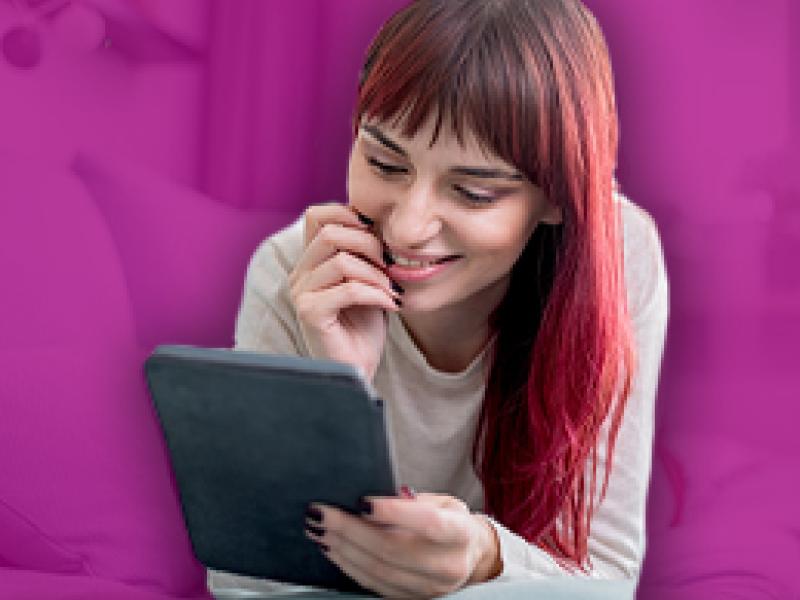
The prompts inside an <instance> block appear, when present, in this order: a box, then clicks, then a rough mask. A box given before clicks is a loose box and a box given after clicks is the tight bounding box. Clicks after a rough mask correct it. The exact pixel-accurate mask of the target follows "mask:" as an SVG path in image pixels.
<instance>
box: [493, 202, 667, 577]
mask: <svg viewBox="0 0 800 600" xmlns="http://www.w3.org/2000/svg"><path fill="white" fill-rule="evenodd" d="M626 210H631V211H635V212H636V214H635V215H633V218H632V219H631V223H630V225H628V224H626V229H630V231H626V236H625V240H626V249H625V255H626V257H625V275H626V285H627V286H628V299H629V306H630V307H631V315H632V324H633V330H634V337H635V345H636V353H637V369H638V370H637V371H636V373H635V375H634V378H633V382H632V389H631V395H630V397H629V398H628V404H627V406H626V409H625V413H624V416H623V419H622V423H621V424H620V428H619V432H618V437H617V441H616V446H615V450H614V457H613V464H612V469H611V474H610V476H609V481H608V488H607V492H606V496H605V497H604V498H603V500H602V502H601V503H600V504H599V505H598V506H597V508H596V510H595V512H594V515H593V517H592V522H591V526H590V533H589V540H588V550H589V558H590V562H591V568H590V570H589V572H588V573H587V574H584V573H581V572H577V576H581V577H589V578H595V579H631V580H634V581H638V578H639V573H640V570H641V565H642V561H643V558H644V550H645V505H646V500H647V490H648V487H649V482H650V473H651V463H652V446H653V434H654V417H655V398H656V389H657V384H658V377H659V372H660V369H661V359H662V355H663V350H664V340H665V336H666V325H667V319H668V312H669V284H668V280H667V274H666V269H665V265H664V256H663V251H662V248H661V243H660V240H659V237H658V233H657V230H656V227H655V225H654V223H653V222H652V220H651V219H650V217H649V215H647V213H645V212H644V211H643V210H641V209H640V208H638V207H636V206H632V207H628V208H627V209H626ZM608 425H609V423H608V422H606V423H605V425H604V429H603V430H602V431H601V443H600V447H599V448H598V450H599V452H598V480H599V481H600V483H602V474H603V473H604V472H605V468H606V464H607V456H606V448H605V435H606V433H607V431H608ZM488 518H489V521H490V523H492V525H493V526H494V527H495V530H496V531H497V535H498V538H499V541H500V554H501V558H502V562H503V570H502V572H501V574H500V576H499V577H498V580H517V579H519V578H541V577H549V576H563V575H566V574H567V572H566V571H565V570H564V569H562V568H561V567H560V566H559V565H558V563H557V562H556V561H555V560H554V559H553V558H552V557H551V556H550V555H549V554H548V553H547V552H545V551H544V550H542V549H541V548H539V547H537V546H535V545H532V544H529V543H528V542H527V541H526V540H525V539H524V538H522V537H521V536H519V535H517V534H515V533H514V532H512V531H510V530H509V529H508V528H506V527H505V526H503V525H502V524H500V523H498V522H497V521H496V520H495V519H493V518H491V517H488Z"/></svg>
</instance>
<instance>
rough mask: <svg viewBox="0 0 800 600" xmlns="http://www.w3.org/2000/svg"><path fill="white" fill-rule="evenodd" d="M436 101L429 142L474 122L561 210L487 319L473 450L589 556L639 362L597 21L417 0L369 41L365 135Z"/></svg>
mask: <svg viewBox="0 0 800 600" xmlns="http://www.w3.org/2000/svg"><path fill="white" fill-rule="evenodd" d="M434 112H435V114H436V126H435V131H434V134H433V139H432V140H431V144H433V143H435V141H436V139H437V137H438V134H439V130H440V127H441V125H442V122H443V121H444V120H445V119H448V125H449V126H450V127H451V128H452V130H453V131H454V132H455V134H456V135H457V138H458V139H459V140H463V132H464V129H465V128H468V129H469V130H470V131H471V132H473V133H474V134H475V136H476V137H477V139H478V140H479V142H480V143H481V145H482V146H483V147H484V149H486V150H488V151H489V152H491V153H492V154H494V155H496V156H498V157H500V158H502V159H504V160H505V161H507V162H508V163H510V164H512V165H514V166H515V167H517V168H518V169H519V170H520V171H521V172H523V173H525V175H526V176H527V177H528V179H529V180H530V181H531V182H533V183H534V184H536V185H538V186H539V187H541V188H542V190H543V191H544V192H545V194H546V195H547V196H548V198H550V200H551V201H553V202H555V203H556V204H557V205H558V206H560V207H561V209H562V212H563V222H562V223H561V224H560V225H555V226H553V225H546V224H539V225H538V226H537V228H536V230H535V231H534V233H533V235H532V236H531V238H530V240H529V242H528V244H527V246H526V248H525V250H524V251H523V253H522V254H521V256H520V258H519V260H518V261H517V263H516V264H515V266H514V268H513V270H512V275H511V283H510V286H509V290H508V293H507V294H506V297H505V298H504V300H503V301H502V303H501V304H500V305H499V306H498V307H497V309H496V310H495V312H494V313H493V315H492V317H491V320H490V326H491V331H492V332H493V333H494V332H496V333H497V341H496V343H495V344H494V346H493V354H492V357H491V361H490V367H489V372H488V373H487V386H486V395H485V398H484V403H483V407H482V411H481V415H480V419H479V422H478V429H477V432H476V436H475V442H474V445H473V457H472V458H473V462H474V465H475V468H476V473H477V474H478V476H479V477H480V479H481V481H482V483H483V489H484V494H485V511H486V513H487V514H490V515H492V516H494V517H495V518H496V519H497V520H498V521H500V522H501V523H503V524H504V525H506V526H507V527H509V528H510V529H511V530H513V531H515V532H517V533H518V534H519V535H521V536H522V537H524V538H525V539H527V540H528V541H530V542H532V543H535V544H537V545H538V546H539V547H541V548H543V549H544V550H546V551H547V552H549V553H550V554H551V555H553V556H554V557H555V558H556V559H557V560H559V561H560V562H561V563H562V564H563V565H565V566H567V567H570V568H573V567H578V568H584V569H585V568H586V567H587V566H590V562H589V556H588V537H589V530H590V525H591V518H592V513H593V510H594V508H595V507H596V504H597V502H599V501H600V500H601V499H602V497H603V496H604V495H605V491H606V487H607V484H608V476H609V473H610V469H611V462H612V457H613V451H614V442H615V440H616V437H617V431H618V429H619V425H620V422H621V419H622V415H623V411H624V409H625V403H626V400H627V398H628V395H629V393H630V386H631V379H632V371H633V368H634V354H633V341H632V333H631V326H630V319H629V316H628V310H627V301H626V292H625V285H624V277H623V246H622V223H621V216H620V208H619V205H618V203H617V202H615V199H614V191H615V189H616V183H615V179H614V170H615V168H616V157H617V138H618V125H617V114H616V105H615V100H614V90H613V80H612V73H611V66H610V61H609V55H608V49H607V47H606V44H605V41H604V39H603V35H602V32H601V31H600V27H599V26H598V24H597V22H596V21H595V19H594V17H593V16H592V14H591V13H590V12H589V11H588V10H587V9H586V8H585V7H584V6H583V5H582V4H581V3H580V2H579V1H578V0H528V1H525V0H419V1H416V2H413V3H411V4H410V5H409V6H407V7H406V8H404V9H402V10H401V11H399V12H398V13H396V14H395V15H394V16H393V17H392V18H390V19H389V20H388V21H387V22H386V23H385V24H384V25H383V27H382V28H381V30H380V31H379V32H378V34H377V36H376V37H375V39H374V40H373V42H372V44H371V45H370V47H369V49H368V51H367V55H366V60H365V63H364V68H363V70H362V73H361V77H360V81H359V87H358V99H357V106H356V110H355V113H354V121H353V126H354V134H356V133H357V129H358V125H359V123H360V122H361V118H362V117H363V116H364V115H367V116H369V117H370V118H377V119H379V120H381V121H388V120H394V122H395V123H397V122H400V121H402V123H403V131H404V134H405V135H407V136H409V137H411V136H413V135H414V134H415V133H416V132H417V131H418V130H419V128H420V126H421V125H422V124H423V123H424V122H425V120H426V119H427V117H428V116H429V115H431V114H433V113H434ZM603 439H605V440H606V442H607V460H606V464H605V469H604V470H605V477H604V479H603V486H602V489H601V490H599V492H598V490H597V482H598V481H599V479H598V466H599V464H598V463H599V462H600V458H599V455H598V447H599V444H600V443H601V441H602V440H603Z"/></svg>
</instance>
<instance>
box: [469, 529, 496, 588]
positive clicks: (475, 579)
mask: <svg viewBox="0 0 800 600" xmlns="http://www.w3.org/2000/svg"><path fill="white" fill-rule="evenodd" d="M473 517H474V518H475V521H476V523H477V524H478V530H479V532H480V535H479V536H478V539H479V540H480V543H479V545H480V548H481V551H480V552H479V556H480V558H479V559H478V562H477V564H476V565H475V568H474V569H473V571H472V575H471V576H470V578H469V581H468V582H467V583H469V584H473V583H482V582H484V581H489V580H491V579H494V578H495V577H497V576H499V575H500V573H502V572H503V559H502V556H501V554H500V538H498V536H497V531H496V530H495V528H494V526H493V525H492V524H491V523H490V522H489V519H487V518H486V517H485V516H484V515H481V514H475V515H473Z"/></svg>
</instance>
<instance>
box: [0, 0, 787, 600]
mask: <svg viewBox="0 0 800 600" xmlns="http://www.w3.org/2000/svg"><path fill="white" fill-rule="evenodd" d="M586 2H587V5H588V6H589V7H590V8H591V9H592V10H593V11H594V12H595V14H596V16H597V18H598V20H599V21H600V23H601V25H602V26H603V29H604V31H605V32H606V36H607V39H608V43H609V46H610V49H611V53H612V60H613V65H614V70H615V76H616V85H617V93H618V106H619V111H620V117H621V150H620V152H621V154H620V169H619V179H620V181H621V184H622V187H623V190H624V191H625V192H626V193H627V194H628V195H629V196H630V197H631V198H632V199H633V200H634V201H635V202H637V203H638V204H640V205H641V206H643V207H644V208H646V209H647V210H649V211H650V212H651V213H652V214H653V216H654V217H655V219H656V222H657V224H658V226H659V229H660V232H661V235H662V240H663V243H664V248H665V253H666V259H667V267H668V272H669V276H670V282H671V291H672V307H671V317H670V325H669V331H668V339H667V346H666V353H665V359H664V365H663V370H662V380H661V387H660V392H659V398H658V430H659V433H658V439H657V452H656V461H655V463H654V469H653V487H652V491H651V497H650V501H651V507H650V514H649V519H650V522H651V527H650V538H649V544H648V548H649V555H648V558H647V561H646V567H645V574H644V578H643V581H644V585H643V588H642V591H641V594H640V596H641V597H643V598H661V597H672V596H671V595H669V594H670V592H669V590H671V589H678V588H677V587H675V588H672V587H670V586H677V584H678V582H682V583H681V585H683V586H687V585H689V587H688V588H687V587H683V588H681V589H682V590H683V591H682V594H683V595H682V596H681V597H698V598H699V597H714V596H713V595H711V594H712V592H719V591H720V590H723V589H727V588H726V587H725V586H728V585H733V583H732V582H736V581H742V580H747V581H750V580H756V579H758V578H759V577H761V578H763V579H764V580H766V581H770V582H776V583H774V584H773V583H770V584H769V585H767V584H764V586H765V587H764V588H763V590H767V589H769V590H773V589H774V590H778V591H779V592H781V593H782V592H783V591H785V590H788V589H793V590H794V593H797V587H796V585H797V584H794V583H793V582H792V577H793V575H794V574H793V573H792V571H791V569H792V565H797V564H800V547H799V546H798V543H797V541H796V537H794V538H793V537H792V533H791V532H792V531H794V532H796V531H797V530H798V528H800V522H799V519H800V517H797V516H792V515H793V513H796V510H790V508H789V504H787V502H786V499H787V498H796V497H797V496H798V493H799V492H800V489H798V487H800V478H798V477H797V472H798V471H799V470H800V469H798V466H799V465H800V436H798V435H796V433H795V429H796V424H797V422H798V419H799V418H800V402H798V400H800V369H798V358H797V351H796V347H797V344H798V340H799V339H800V267H798V259H800V175H799V174H800V169H798V164H800V142H798V140H800V4H798V3H797V2H795V1H794V0H763V1H761V2H730V1H727V0H706V1H704V2H696V1H692V0H675V1H672V2H668V3H667V2H646V3H643V2H635V1H634V0H615V1H613V2H611V1H609V0H586ZM402 4H403V2H400V1H399V0H391V1H385V2H375V1H374V0H336V1H333V0H329V1H323V0H296V1H294V2H291V3H279V2H259V1H258V0H237V2H235V3H230V2H226V1H224V0H181V1H178V0H170V1H169V2H159V1H157V0H128V1H126V0H85V1H78V0H75V1H72V2H69V1H67V2H64V3H59V2H39V1H34V0H17V1H15V2H11V1H0V131H2V136H0V156H3V157H5V158H4V161H3V163H2V164H0V183H1V184H2V185H3V187H2V190H3V191H4V192H3V193H4V194H5V195H3V194H0V266H2V268H3V271H2V275H3V279H4V284H3V294H2V297H0V351H7V352H12V351H14V352H16V349H17V348H20V347H21V346H25V347H28V348H32V349H34V350H35V349H37V348H38V349H41V348H44V347H45V345H47V344H53V343H58V344H74V343H82V340H83V341H87V340H91V341H92V343H95V342H96V341H97V339H101V338H103V335H104V332H107V331H108V325H107V324H104V325H102V326H101V325H99V324H96V327H95V325H93V319H95V320H97V323H100V321H101V319H107V320H108V323H112V322H114V323H117V322H121V320H123V321H124V320H125V319H128V318H129V319H130V323H129V325H130V327H129V328H128V329H125V327H128V322H127V321H125V323H126V325H125V327H122V326H120V329H125V331H126V332H127V333H124V334H122V333H120V334H119V335H120V336H123V337H124V336H128V337H126V338H125V339H128V338H130V343H131V347H132V348H136V349H138V350H136V351H138V352H140V353H146V352H147V351H148V350H149V349H151V348H152V346H153V345H155V344H156V343H163V342H170V341H175V342H186V343H203V344H206V345H213V344H218V345H230V343H231V340H230V338H229V336H230V335H232V319H233V316H234V313H235V310H236V301H237V299H238V297H239V292H240V289H239V287H237V286H239V285H241V281H242V278H243V269H244V265H245V263H244V261H245V260H246V258H247V255H248V253H249V251H251V250H252V248H253V244H254V243H255V242H256V241H257V240H258V239H260V238H261V237H263V236H264V235H266V234H267V233H269V232H270V231H272V230H274V229H275V228H276V227H278V226H280V225H282V224H284V223H286V222H288V221H289V220H290V219H291V218H292V217H293V216H295V215H296V214H298V213H299V212H300V210H301V209H302V207H304V206H305V205H307V204H308V203H312V202H320V201H326V200H329V199H332V198H338V199H342V198H344V196H345V168H346V162H347V155H348V151H349V144H350V137H349V136H350V111H351V108H352V102H353V98H354V93H355V85H356V76H357V73H358V69H359V67H360V62H361V58H362V55H363V52H364V50H365V48H366V46H367V44H368V43H369V41H370V39H371V37H372V35H374V33H375V32H376V30H377V27H378V26H379V24H380V23H381V22H382V21H383V20H384V19H385V18H386V17H388V16H389V15H390V14H391V13H392V11H393V10H394V9H396V8H397V7H399V6H401V5H402ZM76 157H77V158H76ZM19 165H25V167H24V168H22V167H20V166H19ZM21 173H23V174H24V173H27V174H28V175H25V176H24V177H23V176H22V175H20V174H21ZM9 181H12V182H14V185H13V186H12V185H11V184H10V183H8V185H6V183H7V182H9ZM9 186H10V187H9ZM48 186H49V187H48ZM34 187H35V189H36V190H37V191H35V192H34V191H32V190H34ZM8 190H12V192H13V190H17V191H19V193H18V194H17V195H11V194H12V192H9V191H8ZM20 190H21V191H20ZM29 194H34V196H35V197H36V198H37V199H38V200H37V203H34V202H31V201H29V200H27V198H28V197H29V196H28V195H29ZM34 196H30V197H34ZM87 207H93V208H87ZM54 215H58V217H57V219H58V220H57V221H53V223H52V224H51V225H52V228H50V225H48V226H47V227H44V226H42V223H43V220H44V221H47V219H56V216H54ZM95 222H97V223H102V226H101V225H97V227H95V225H96V223H95ZM4 223H5V225H4ZM90 223H91V228H94V229H91V231H93V232H95V233H96V235H97V236H98V237H97V239H98V240H100V239H101V237H102V251H101V250H98V249H97V248H100V245H99V244H101V241H97V242H96V243H97V244H98V246H96V247H95V246H91V247H90V246H89V245H87V246H86V248H83V246H81V250H80V253H79V254H80V259H79V260H80V262H79V263H76V264H79V266H80V267H81V271H80V277H82V278H83V279H79V280H76V279H75V277H74V276H73V274H71V272H67V271H65V273H66V274H65V275H64V277H63V281H62V280H58V281H61V285H62V288H53V287H52V286H51V285H50V282H47V274H48V273H49V271H48V270H47V269H49V264H48V263H47V260H49V258H46V257H52V256H55V255H63V253H64V252H65V250H64V249H65V248H68V247H70V244H71V243H72V242H71V241H70V240H71V239H73V238H70V237H69V236H66V237H64V239H63V240H61V238H58V239H59V240H60V241H58V243H57V244H56V242H54V241H53V240H55V239H56V237H57V235H61V233H64V232H70V231H74V232H84V233H81V234H79V233H76V234H75V235H76V236H77V235H79V236H80V243H81V244H89V242H87V241H86V240H88V239H89V237H87V235H88V234H86V233H85V231H88V230H89V229H87V228H90ZM12 224H13V225H12ZM175 231H181V232H183V234H182V236H183V237H181V239H180V240H177V239H176V236H175ZM95 233H93V234H92V235H95ZM65 235H66V234H65ZM103 236H105V237H103ZM215 236H217V237H215ZM179 237H180V236H179ZM106 238H107V239H106ZM91 239H94V238H91ZM91 243H92V244H94V243H95V242H91ZM26 244H28V245H26ZM48 244H52V247H51V246H48ZM212 244H217V245H216V246H214V245H212ZM219 247H224V248H225V249H226V252H228V253H227V254H225V253H224V252H223V253H220V252H219V251H216V248H219ZM27 248H30V250H27ZM39 251H41V252H42V256H39V255H38V254H36V253H37V252H39ZM45 252H46V253H47V254H46V255H45ZM75 252H77V251H75ZM102 253H106V254H102ZM101 254H102V258H96V259H91V258H88V257H100V256H101ZM67 256H70V255H69V253H67ZM220 256H223V257H229V258H228V259H226V260H227V261H228V262H225V261H224V260H222V259H220V258H219V257H220ZM109 257H111V258H109ZM201 258H202V260H200V259H201ZM40 259H41V261H43V262H39V261H40ZM77 260H78V259H76V261H77ZM93 261H95V262H93ZM214 261H216V262H214ZM67 262H69V260H67V259H65V263H67ZM101 263H102V264H101ZM158 263H163V264H158ZM154 264H157V267H156V268H155V272H154V271H152V270H151V266H152V265H154ZM185 264H192V265H196V266H195V267H192V268H194V269H195V270H194V271H192V270H191V269H189V272H187V270H186V268H185V267H184V266H183V265H185ZM37 265H38V266H37ZM42 265H44V266H42ZM201 265H212V266H207V267H205V268H206V270H202V269H201ZM40 266H41V269H40V268H39V267H40ZM73 266H74V265H73ZM145 266H147V268H146V269H145ZM46 267H47V268H46ZM64 268H67V267H64ZM70 268H72V267H70ZM76 268H77V267H76ZM76 273H77V271H76ZM84 280H85V281H84ZM69 281H84V283H83V284H81V286H96V289H95V288H92V290H93V291H92V292H91V295H90V294H89V292H88V291H87V292H86V297H85V298H84V297H80V294H77V292H75V290H70V292H69V294H67V296H68V297H69V298H72V300H69V301H68V302H67V303H66V304H63V303H62V304H61V305H57V306H61V308H60V309H58V310H59V311H60V312H58V319H56V318H55V317H54V316H53V314H54V313H53V312H52V311H53V310H54V309H53V306H54V304H53V303H51V302H49V301H48V302H44V301H43V300H42V298H45V297H47V298H49V297H50V296H51V295H52V294H54V293H55V294H56V297H58V290H59V289H64V287H63V286H67V287H68V285H69V284H68V282H69ZM214 281H216V282H218V284H217V285H216V286H215V285H212V284H213V282H214ZM154 282H157V285H156V283H154ZM219 282H221V283H219ZM168 285H172V286H174V288H172V289H170V290H169V292H167V291H166V287H165V286H168ZM37 286H38V287H37ZM204 286H205V287H204ZM79 287H80V286H79ZM112 288H113V289H114V290H116V291H115V292H114V294H116V295H114V297H113V298H116V299H113V298H111V295H110V292H108V294H109V298H111V299H107V300H106V301H105V304H103V303H99V301H98V306H97V308H93V309H91V310H89V309H86V306H88V305H87V302H95V301H97V299H98V294H101V293H104V292H102V290H109V289H112ZM80 289H86V290H88V289H89V287H81V288H80ZM9 291H10V294H9ZM201 291H202V292H203V293H202V296H203V298H204V300H203V302H205V304H202V302H201V305H202V306H200V307H199V308H196V309H195V310H196V313H192V314H188V313H186V312H185V311H183V310H182V309H181V306H182V305H181V304H180V303H179V302H178V301H177V300H176V299H181V300H182V301H183V300H184V299H185V300H186V303H189V302H191V300H190V299H191V298H197V297H199V296H200V295H201ZM76 294H77V295H76ZM69 302H72V303H73V304H70V303H69ZM112 305H113V309H111V308H108V307H109V306H112ZM91 306H93V305H91ZM73 307H74V310H73ZM104 311H105V312H104ZM79 314H80V315H81V317H80V319H79V318H78V316H77V315H79ZM118 314H119V315H123V317H118V316H114V315H118ZM41 315H47V318H46V319H42V318H40V317H41ZM92 315H95V317H92ZM51 318H52V323H51V321H50V320H48V319H51ZM103 323H106V321H103ZM176 323H177V324H176ZM95 329H96V331H95ZM89 330H90V331H91V332H92V333H91V334H89V333H86V331H89ZM114 335H117V334H116V333H115V334H114ZM81 336H84V337H85V339H84V338H81ZM106 337H108V335H106ZM109 339H110V338H109ZM115 339H116V338H115ZM87 343H88V342H87ZM108 343H109V344H112V342H108ZM114 343H116V342H114ZM126 343H127V342H126ZM114 347H116V346H114ZM126 347H127V346H126ZM132 352H134V355H135V356H139V355H138V354H135V351H134V350H132ZM120 356H122V355H120ZM125 356H126V357H129V356H130V355H129V354H125ZM120 360H122V359H120ZM126 360H129V358H126ZM132 365H133V366H131V365H128V364H126V366H125V368H138V364H137V363H132ZM8 381H9V380H7V379H3V376H0V410H2V409H7V410H6V411H5V412H6V414H8V406H9V405H13V404H14V401H15V398H16V397H13V396H12V389H13V390H17V388H13V387H12V386H11V385H10V384H9V383H8ZM14 393H17V392H14ZM42 393H44V392H42ZM10 414H12V415H13V414H22V413H21V412H20V413H14V411H11V413H10ZM8 427H11V426H8ZM12 429H13V427H12ZM0 438H2V435H0ZM32 451H33V450H32ZM0 456H2V454H0ZM5 460H7V459H6V458H5V457H4V458H0V468H3V461H5ZM45 469H46V465H45ZM3 472H5V471H3ZM0 474H2V473H0ZM21 486H22V484H20V483H18V484H17V487H16V488H15V487H14V485H12V484H9V483H6V484H5V487H2V486H0V500H3V494H4V493H6V494H7V495H8V494H10V495H11V496H13V497H14V498H16V499H17V501H18V502H23V499H24V498H27V497H28V496H26V495H25V494H23V493H22V492H21V489H22V488H21ZM4 490H5V491H4ZM29 491H30V492H31V494H29V496H31V497H32V496H33V495H35V494H34V493H33V492H36V490H34V489H31V490H29ZM6 499H7V498H6ZM39 508H40V509H42V510H43V511H44V512H43V513H42V514H44V513H46V512H47V511H46V510H45V508H46V507H45V506H44V505H42V504H41V502H40V506H39ZM766 516H769V517H770V518H769V519H766V520H765V517H766ZM42 518H45V517H42ZM794 535H795V536H796V533H795V534H794ZM691 548H694V549H698V548H700V549H702V553H700V554H698V555H697V556H695V555H694V554H692V553H691V552H688V549H691ZM770 548H773V549H774V550H775V554H774V556H773V560H772V561H770V563H769V564H763V563H762V562H761V559H760V556H761V555H762V554H763V552H765V551H767V550H768V549H770ZM698 552H699V550H698ZM731 553H733V554H735V555H736V557H737V558H736V559H735V560H733V559H731V558H730V555H731ZM1 556H2V547H1V546H0V557H1ZM0 567H2V561H0ZM748 578H749V579H748ZM687 582H688V583H687ZM690 584H691V585H690ZM692 585H693V586H694V588H692V587H691V586H692ZM770 586H774V587H770ZM787 586H788V587H787ZM692 589H693V590H694V595H692V591H691V590H692ZM759 589H761V588H759ZM763 590H762V591H763ZM764 593H766V592H764ZM776 593H777V592H776ZM704 595H705V596H704ZM750 597H759V596H757V595H755V594H754V595H753V596H750Z"/></svg>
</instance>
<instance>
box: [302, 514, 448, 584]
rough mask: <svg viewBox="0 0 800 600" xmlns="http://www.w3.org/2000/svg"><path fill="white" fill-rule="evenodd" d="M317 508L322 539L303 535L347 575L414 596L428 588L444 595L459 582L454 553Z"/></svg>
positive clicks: (397, 531)
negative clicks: (323, 547)
mask: <svg viewBox="0 0 800 600" xmlns="http://www.w3.org/2000/svg"><path fill="white" fill-rule="evenodd" d="M319 508H320V510H321V511H322V512H323V521H322V523H321V525H322V527H323V530H322V534H321V535H317V534H315V533H313V532H310V531H308V530H306V535H307V536H308V537H309V538H311V539H312V540H314V541H317V542H321V543H323V544H325V545H326V546H328V547H329V548H330V552H329V553H328V555H329V557H330V558H331V559H332V560H335V562H337V563H338V564H340V566H343V567H344V566H347V568H348V569H349V571H348V572H350V573H362V574H364V576H365V577H376V578H377V579H378V580H379V581H380V582H381V583H383V584H388V585H390V586H391V587H394V588H400V589H401V590H407V591H408V590H416V591H417V592H418V593H419V591H420V590H424V589H430V590H433V589H434V588H435V589H438V590H440V591H441V592H442V593H444V592H445V591H448V590H450V589H452V587H453V586H454V585H456V584H458V583H459V582H460V581H462V580H463V579H464V570H463V569H461V568H460V562H463V561H460V560H459V556H462V555H463V552H460V549H455V548H451V549H448V548H444V547H442V546H438V545H436V544H433V543H431V542H430V541H427V540H424V539H421V538H420V537H419V536H418V535H417V534H415V533H414V532H412V531H408V530H404V529H401V528H397V529H384V528H381V527H379V526H376V525H375V524H372V523H370V522H368V521H366V520H364V519H362V518H361V517H358V516H354V515H350V514H348V513H346V512H343V511H340V510H337V509H334V508H332V507H319ZM311 524H314V523H311ZM318 525H319V524H315V526H318ZM362 585H363V584H362ZM373 589H374V588H373Z"/></svg>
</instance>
